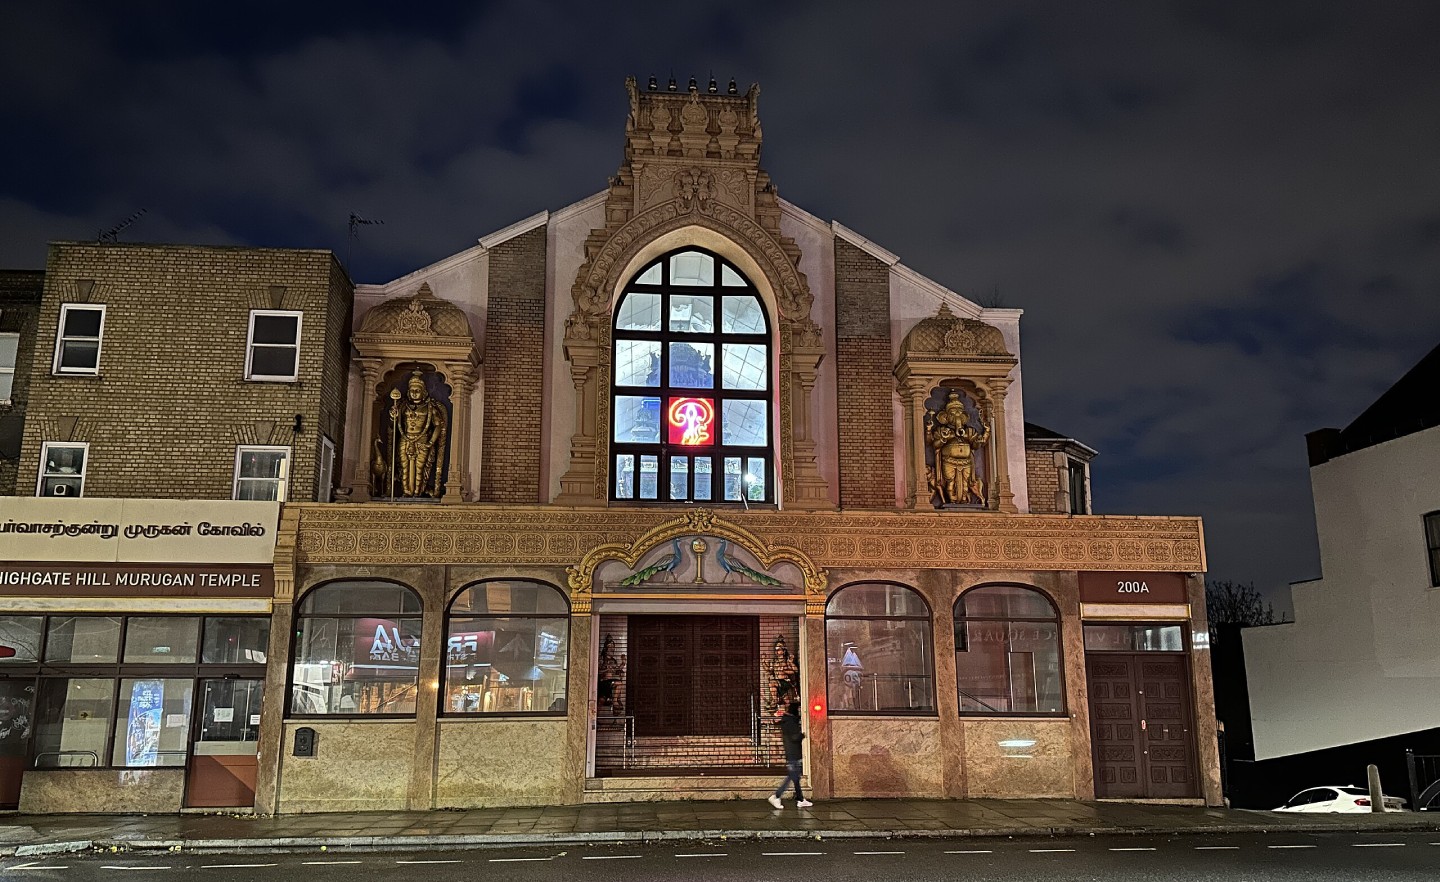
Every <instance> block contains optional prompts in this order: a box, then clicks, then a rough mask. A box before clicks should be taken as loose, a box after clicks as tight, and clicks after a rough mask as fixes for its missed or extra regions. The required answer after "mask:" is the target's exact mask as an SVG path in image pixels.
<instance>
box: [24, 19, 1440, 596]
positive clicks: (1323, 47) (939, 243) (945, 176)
mask: <svg viewBox="0 0 1440 882" xmlns="http://www.w3.org/2000/svg"><path fill="white" fill-rule="evenodd" d="M1437 35H1440V3H1434V2H1414V3H1403V2H1384V0H1375V2H1355V3H1329V2H1320V0H1299V2H1273V0H1268V2H1255V0H1248V2H1239V3H1233V4H1231V3H1221V2H1211V0H1197V2H1173V3H1164V2H1158V0H1144V2H1135V3H1100V2H1095V3H1076V2H1068V0H1057V2H1053V3H1033V4H1032V3H1014V2H987V3H973V4H972V3H938V2H937V3H931V4H911V3H905V2H883V3H875V2H863V3H848V2H824V3H814V4H808V5H807V4H792V3H776V2H770V0H767V2H757V3H750V2H729V3H704V4H700V3H683V2H676V3H670V4H640V3H623V4H609V3H598V2H589V3H567V4H550V3H542V2H535V0H523V2H511V3H470V2H464V3H461V2H437V0H430V2H425V3H394V2H386V3H370V2H354V3H348V4H345V5H343V6H340V5H336V6H323V5H321V4H310V3H297V2H293V0H291V2H288V3H284V4H279V3H269V2H258V3H247V4H200V3H189V2H186V3H180V2H176V3H154V2H144V0H141V2H127V3H111V4H104V5H101V4H96V3H70V2H52V0H47V2H44V3H31V4H19V3H9V4H5V6H4V7H3V11H0V120H3V122H4V126H3V129H0V132H3V135H0V182H3V183H0V267H6V268H40V267H42V266H43V264H44V254H45V243H46V242H47V241H50V240H56V239H94V238H95V236H96V234H97V233H98V232H99V231H101V230H105V229H107V228H110V227H112V226H114V225H115V224H117V223H119V222H121V221H123V220H125V219H126V218H127V217H130V216H131V215H132V214H134V213H135V212H136V211H138V210H140V209H142V208H143V209H147V213H146V214H145V215H144V216H143V217H141V218H140V219H139V220H138V221H136V222H135V223H134V225H133V226H131V227H130V228H129V229H127V230H125V231H124V232H123V233H122V234H121V239H122V241H160V242H193V243H230V244H249V245H270V246H298V247H311V248H313V247H320V248H332V249H334V250H335V251H336V252H337V253H338V254H339V255H340V256H341V258H342V259H344V258H345V256H346V253H347V241H346V221H347V218H348V216H349V214H350V212H351V211H356V212H359V213H360V214H362V215H364V216H366V217H371V218H376V219H381V220H383V221H384V225H383V226H373V227H367V228H364V229H363V230H362V232H361V235H360V237H359V240H358V241H357V242H356V244H355V246H354V254H353V260H352V261H351V266H352V269H353V274H354V275H355V277H356V279H357V280H358V281H361V282H384V281H388V280H390V279H392V278H394V277H396V276H399V275H402V274H404V273H407V272H409V271H411V270H414V269H417V268H419V267H422V266H424V265H426V264H428V263H430V262H432V261H435V260H437V259H440V258H443V257H445V256H448V255H450V254H453V253H455V252H457V251H460V250H462V249H464V248H467V247H469V246H471V245H473V244H474V243H475V241H476V240H477V239H478V238H480V237H481V236H484V235H486V234H488V233H490V232H493V231H495V230H497V229H500V228H502V227H504V226H506V225H508V224H510V223H513V222H514V221H517V220H519V219H521V218H524V217H527V216H529V215H532V214H534V213H536V212H537V211H540V210H542V209H550V210H554V209H558V208H561V207H563V206H565V205H568V204H570V203H572V202H575V201H577V200H580V199H582V198H584V197H586V196H589V195H591V194H593V193H596V192H598V191H600V190H601V189H603V188H604V187H605V184H606V180H607V177H608V176H609V175H611V174H613V173H614V171H615V169H616V168H617V167H618V165H619V162H620V159H621V144H622V138H623V130H624V119H625V113H626V109H627V104H626V97H625V92H624V89H623V85H622V84H623V80H624V77H625V76H626V75H635V76H636V77H638V78H639V79H640V80H641V82H642V84H643V82H644V80H645V78H646V77H648V76H649V75H651V74H654V75H657V76H659V77H660V78H661V81H662V83H663V82H664V80H666V79H668V78H669V76H670V75H671V73H672V71H673V73H674V75H675V77H676V78H677V79H679V80H680V83H681V88H684V84H685V82H686V80H688V78H689V77H690V76H691V75H692V74H694V75H696V76H697V77H699V78H700V80H701V83H702V85H703V84H704V82H705V81H706V80H707V79H708V78H709V76H710V75H711V73H712V72H713V74H714V76H716V77H717V78H718V79H719V80H720V83H721V84H722V88H723V85H724V83H725V82H726V81H728V80H729V79H730V78H731V77H734V78H735V79H736V80H738V81H739V84H740V88H741V89H742V90H743V89H744V88H745V87H747V86H748V85H749V84H750V83H751V82H759V83H760V84H761V87H762V96H761V104H760V107H761V119H762V121H763V124H764V129H765V149H764V156H763V162H764V166H765V167H766V168H767V169H768V170H769V171H770V173H771V174H772V175H773V177H774V179H775V181H776V183H777V184H778V186H779V189H780V194H781V196H782V197H784V198H786V199H789V200H790V201H792V202H795V203H796V204H798V205H800V206H801V207H803V208H805V209H807V210H808V211H810V212H812V213H814V214H817V215H819V216H821V217H822V218H825V219H827V220H828V219H834V220H838V221H840V222H841V223H843V224H845V225H846V226H848V227H850V228H851V229H854V230H855V231H857V232H859V233H860V234H862V235H864V236H866V237H867V238H870V239H872V240H873V241H875V242H877V243H879V244H880V245H882V246H883V247H885V248H887V249H889V250H891V251H893V252H895V253H897V254H899V255H900V257H901V260H902V261H904V262H905V263H906V264H907V265H909V266H911V267H913V268H914V269H916V270H917V271H919V272H921V273H923V274H925V275H927V276H930V277H931V278H933V279H935V280H937V281H938V282H940V283H942V284H944V285H946V286H947V287H949V288H951V289H953V290H955V291H958V292H960V293H962V294H964V295H966V296H968V297H971V298H972V299H974V300H977V301H978V302H981V303H983V304H987V305H1003V306H1007V307H1019V308H1023V309H1024V310H1025V317H1024V318H1023V319H1022V324H1021V328H1022V340H1023V345H1024V349H1023V352H1022V356H1023V359H1024V365H1025V380H1026V384H1025V385H1026V388H1025V392H1026V396H1025V405H1026V416H1027V417H1028V418H1029V419H1030V420H1031V421H1032V422H1037V423H1040V424H1042V425H1045V426H1047V427H1049V428H1052V429H1055V430H1057V431H1060V432H1063V433H1066V434H1069V435H1072V436H1074V437H1076V438H1078V439H1080V440H1082V441H1084V442H1085V443H1087V444H1089V445H1090V446H1092V447H1094V448H1096V449H1098V450H1099V451H1100V457H1099V458H1098V459H1097V460H1096V462H1095V464H1094V467H1093V468H1094V475H1093V479H1094V485H1095V486H1094V496H1095V506H1096V510H1097V512H1102V513H1163V514H1197V515H1202V516H1204V518H1205V524H1206V533H1207V539H1208V547H1209V554H1210V564H1211V575H1212V577H1216V578H1232V579H1239V580H1242V581H1249V580H1253V581H1255V582H1256V584H1257V585H1259V586H1261V587H1262V588H1264V589H1266V590H1267V591H1274V590H1275V589H1277V588H1279V587H1281V586H1283V585H1284V584H1286V583H1287V582H1290V581H1294V580H1299V579H1307V578H1312V577H1314V576H1316V575H1318V574H1319V562H1318V559H1317V554H1316V548H1315V539H1314V522H1313V516H1312V511H1311V508H1310V505H1311V503H1310V491H1309V477H1308V471H1307V468H1306V461H1305V448H1304V433H1305V432H1307V431H1310V430H1312V429H1316V428H1320V427H1323V426H1343V425H1344V424H1346V423H1347V422H1349V421H1350V420H1351V419H1353V418H1354V417H1356V416H1357V415H1358V414H1359V413H1360V411H1362V410H1363V409H1364V408H1365V406H1366V405H1367V404H1369V403H1370V401H1371V400H1373V399H1374V397H1375V396H1376V395H1378V394H1379V393H1380V392H1381V391H1383V390H1384V389H1385V388H1386V387H1387V386H1388V385H1389V384H1390V383H1392V382H1393V381H1395V380H1396V379H1398V378H1399V377H1400V376H1401V375H1402V374H1403V373H1404V372H1405V371H1406V370H1407V369H1408V368H1409V367H1410V366H1411V365H1412V364H1413V363H1415V362H1416V361H1418V360H1419V358H1420V357H1421V356H1422V355H1423V354H1424V353H1425V352H1427V351H1428V350H1429V349H1430V348H1432V347H1433V346H1435V345H1436V343H1437V342H1440V49H1437V43H1436V37H1437ZM1417 531H1418V526H1417Z"/></svg>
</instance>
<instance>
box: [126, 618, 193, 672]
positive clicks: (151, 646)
mask: <svg viewBox="0 0 1440 882" xmlns="http://www.w3.org/2000/svg"><path fill="white" fill-rule="evenodd" d="M199 642H200V620H199V619H198V618H190V617H180V616H163V617H161V616H156V617H154V618H149V617H138V616H132V617H131V618H130V619H129V620H127V622H126V624H125V663H126V664H137V663H138V664H161V665H172V664H173V665H181V664H191V665H193V664H194V663H195V650H196V645H197V644H198V643H199Z"/></svg>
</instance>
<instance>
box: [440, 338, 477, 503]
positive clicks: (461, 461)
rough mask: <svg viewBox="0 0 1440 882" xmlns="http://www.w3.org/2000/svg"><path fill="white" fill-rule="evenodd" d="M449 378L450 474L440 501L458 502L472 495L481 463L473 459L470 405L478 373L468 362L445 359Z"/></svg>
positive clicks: (446, 372) (467, 499)
mask: <svg viewBox="0 0 1440 882" xmlns="http://www.w3.org/2000/svg"><path fill="white" fill-rule="evenodd" d="M445 377H446V379H447V380H449V382H450V408H451V420H450V422H451V430H450V477H449V480H448V481H447V482H446V484H445V495H444V496H442V497H441V500H440V501H441V502H446V503H451V504H454V503H459V502H466V501H469V500H470V499H471V498H472V495H473V494H472V493H471V486H470V474H471V472H472V470H478V469H479V467H480V463H478V462H476V463H472V462H470V420H471V417H470V406H471V401H472V399H473V397H474V394H475V375H474V372H473V370H472V369H471V366H470V365H469V364H468V363H466V362H446V364H445Z"/></svg>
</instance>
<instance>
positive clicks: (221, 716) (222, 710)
mask: <svg viewBox="0 0 1440 882" xmlns="http://www.w3.org/2000/svg"><path fill="white" fill-rule="evenodd" d="M234 719H235V708H233V707H217V708H215V722H217V723H229V722H232V721H233V720H234Z"/></svg>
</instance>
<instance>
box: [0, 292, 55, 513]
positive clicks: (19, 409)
mask: <svg viewBox="0 0 1440 882" xmlns="http://www.w3.org/2000/svg"><path fill="white" fill-rule="evenodd" d="M44 287H45V274H44V273H43V272H39V271H34V272H28V271H21V270H16V271H4V272H0V333H6V334H9V333H15V334H18V335H19V339H18V340H17V344H18V345H17V347H16V350H15V364H14V368H15V373H14V376H13V378H12V380H11V388H10V394H9V396H8V401H7V400H6V399H4V398H0V496H13V495H15V490H16V487H15V479H16V476H17V472H18V470H19V465H20V438H21V434H22V433H23V431H24V427H25V409H26V402H27V401H28V400H29V398H30V364H31V361H32V360H33V358H34V353H35V326H36V323H37V321H38V320H39V317H40V295H41V292H42V291H43V290H44ZM7 363H8V362H7Z"/></svg>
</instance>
